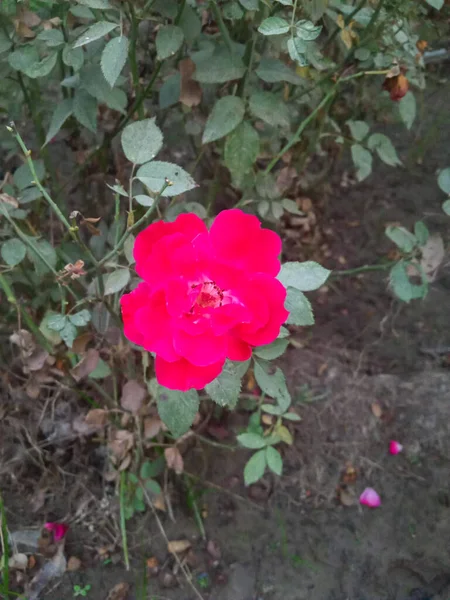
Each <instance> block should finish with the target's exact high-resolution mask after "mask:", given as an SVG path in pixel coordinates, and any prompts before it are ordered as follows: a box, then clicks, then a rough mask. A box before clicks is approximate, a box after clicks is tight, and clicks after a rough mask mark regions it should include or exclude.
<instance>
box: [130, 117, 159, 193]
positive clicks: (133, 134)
mask: <svg viewBox="0 0 450 600" xmlns="http://www.w3.org/2000/svg"><path fill="white" fill-rule="evenodd" d="M162 144H163V134H162V132H161V129H160V128H159V127H158V126H157V125H156V123H155V117H153V119H143V120H142V121H135V122H134V123H130V124H129V125H127V126H126V127H125V129H124V130H123V132H122V148H123V151H124V153H125V156H126V157H127V158H128V160H129V161H130V162H132V163H134V164H137V165H140V164H142V163H145V162H148V161H150V160H153V159H154V158H155V156H156V155H157V154H158V152H159V151H160V150H161V148H162ZM141 168H142V167H141ZM161 187H162V186H161ZM157 191H158V190H157Z"/></svg>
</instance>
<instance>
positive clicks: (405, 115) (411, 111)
mask: <svg viewBox="0 0 450 600" xmlns="http://www.w3.org/2000/svg"><path fill="white" fill-rule="evenodd" d="M398 109H399V111H400V117H401V119H402V121H403V123H404V124H405V126H406V129H411V127H412V125H413V123H414V119H415V118H416V112H417V107H416V97H415V96H414V94H413V93H412V92H411V91H409V92H408V93H407V94H406V96H403V98H402V99H401V100H400V101H399V102H398Z"/></svg>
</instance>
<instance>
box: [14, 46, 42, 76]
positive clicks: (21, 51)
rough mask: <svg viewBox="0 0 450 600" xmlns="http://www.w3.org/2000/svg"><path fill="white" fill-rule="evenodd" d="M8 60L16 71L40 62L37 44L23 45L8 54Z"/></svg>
mask: <svg viewBox="0 0 450 600" xmlns="http://www.w3.org/2000/svg"><path fill="white" fill-rule="evenodd" d="M8 62H9V64H10V66H11V67H12V68H13V69H14V70H15V71H24V69H27V68H29V67H31V66H32V65H34V64H36V63H37V62H39V55H38V52H37V49H36V47H35V46H29V45H28V46H22V47H21V48H18V49H17V50H14V52H11V53H10V54H9V55H8Z"/></svg>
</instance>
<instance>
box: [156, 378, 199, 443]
mask: <svg viewBox="0 0 450 600" xmlns="http://www.w3.org/2000/svg"><path fill="white" fill-rule="evenodd" d="M157 405H158V414H159V416H160V418H161V420H162V422H163V423H164V424H165V425H166V426H167V427H168V428H169V429H170V431H171V433H172V434H173V435H174V437H175V438H179V437H180V436H182V435H183V434H184V433H186V431H188V430H189V428H190V427H191V425H192V423H193V422H194V419H195V415H196V414H197V411H198V406H199V399H198V394H197V391H196V390H189V391H188V392H180V391H178V390H169V389H167V388H164V387H162V386H160V387H159V390H158V400H157Z"/></svg>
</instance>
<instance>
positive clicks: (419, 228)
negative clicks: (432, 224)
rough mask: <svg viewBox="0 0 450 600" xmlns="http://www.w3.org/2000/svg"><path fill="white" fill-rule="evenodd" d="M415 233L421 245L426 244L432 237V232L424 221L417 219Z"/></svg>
mask: <svg viewBox="0 0 450 600" xmlns="http://www.w3.org/2000/svg"><path fill="white" fill-rule="evenodd" d="M414 235H415V236H416V239H417V241H418V243H419V246H425V244H426V243H427V241H428V238H429V237H430V232H429V231H428V227H427V226H426V225H425V223H424V222H423V221H417V223H416V224H415V225H414Z"/></svg>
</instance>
